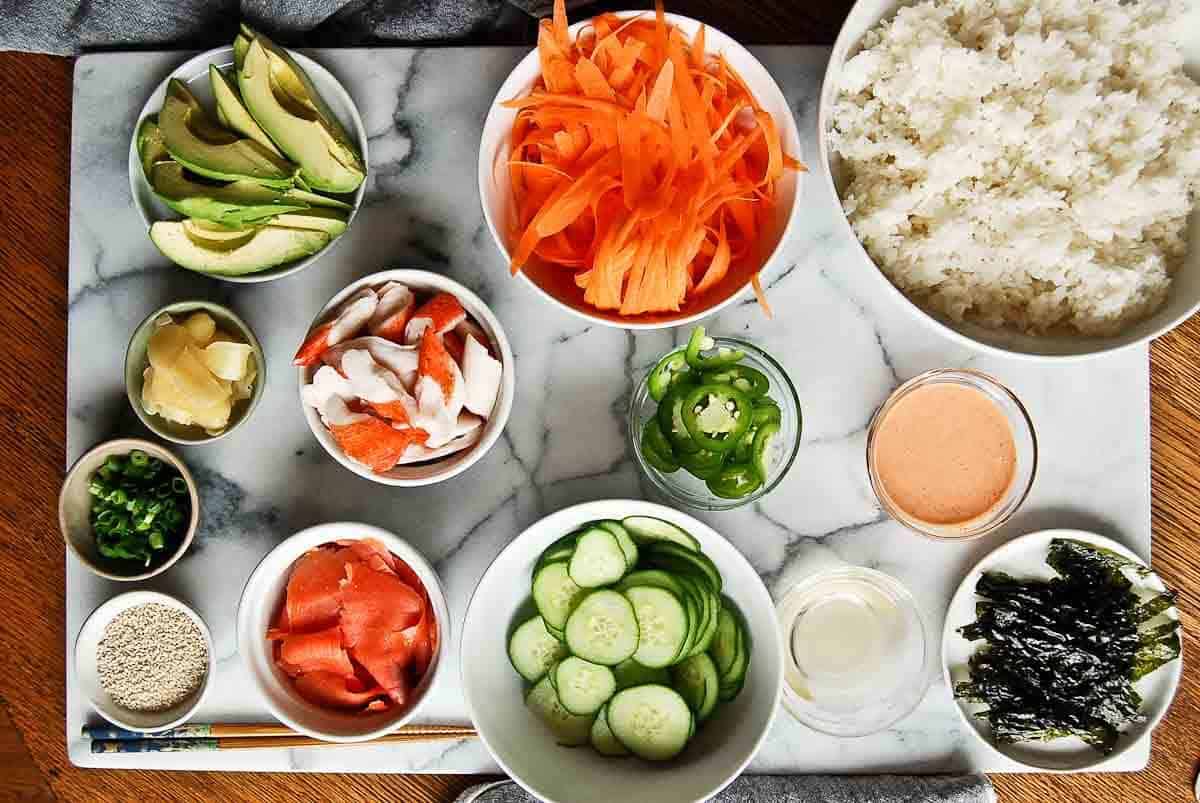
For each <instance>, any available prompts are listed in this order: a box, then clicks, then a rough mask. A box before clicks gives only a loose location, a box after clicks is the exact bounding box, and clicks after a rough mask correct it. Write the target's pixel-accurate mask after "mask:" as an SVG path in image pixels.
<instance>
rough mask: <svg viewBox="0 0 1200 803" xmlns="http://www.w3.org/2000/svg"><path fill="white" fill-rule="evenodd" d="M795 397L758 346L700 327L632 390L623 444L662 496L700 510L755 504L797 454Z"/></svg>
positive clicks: (798, 424) (783, 374) (777, 366)
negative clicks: (628, 446) (627, 442)
mask: <svg viewBox="0 0 1200 803" xmlns="http://www.w3.org/2000/svg"><path fill="white" fill-rule="evenodd" d="M800 433H801V412H800V399H799V397H798V396H797V394H796V389H795V387H794V386H793V385H792V382H791V380H790V379H788V375H787V372H786V371H784V369H783V366H782V365H780V364H779V363H778V362H777V361H776V360H775V359H774V358H773V357H771V355H769V354H767V352H765V351H763V350H762V349H761V348H759V347H758V346H756V345H755V344H753V343H751V342H749V341H747V340H742V339H740V338H733V337H709V336H708V335H707V334H706V333H705V331H704V327H702V326H698V327H696V328H695V329H694V330H693V331H692V334H691V337H690V338H689V340H688V343H687V344H686V345H684V346H680V347H678V348H675V349H672V350H671V351H669V352H667V353H666V354H664V355H663V356H662V357H661V358H660V359H659V360H658V362H657V363H656V364H655V365H654V366H653V367H652V368H651V369H650V371H649V372H648V373H647V374H646V377H645V378H644V379H643V380H642V381H641V383H640V384H639V385H638V387H637V388H636V389H635V390H634V393H633V397H632V399H631V400H630V405H629V437H630V441H631V444H632V448H633V454H634V456H635V457H636V459H637V463H638V466H639V467H640V468H641V470H642V473H643V474H645V476H646V478H647V479H649V480H650V482H651V484H652V485H653V486H654V487H655V488H657V489H658V491H660V492H661V493H662V494H664V495H665V496H667V497H668V498H670V499H671V500H674V501H676V502H680V503H682V504H684V505H687V506H688V507H692V508H698V509H700V510H730V509H732V508H735V507H739V506H741V505H744V504H747V503H748V502H753V501H754V500H756V499H759V498H761V497H762V496H763V495H764V494H766V493H768V492H770V491H771V489H772V488H774V487H775V486H776V485H778V484H779V482H780V481H781V480H782V479H783V477H784V475H785V474H787V471H788V469H789V468H791V466H792V462H793V461H794V460H795V459H796V453H797V451H798V450H799V447H800Z"/></svg>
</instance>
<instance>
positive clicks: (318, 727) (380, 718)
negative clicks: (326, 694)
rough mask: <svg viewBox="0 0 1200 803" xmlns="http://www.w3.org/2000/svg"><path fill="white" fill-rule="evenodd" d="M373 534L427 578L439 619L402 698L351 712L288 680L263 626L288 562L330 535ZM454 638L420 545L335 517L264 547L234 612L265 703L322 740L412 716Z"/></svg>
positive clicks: (283, 585)
mask: <svg viewBox="0 0 1200 803" xmlns="http://www.w3.org/2000/svg"><path fill="white" fill-rule="evenodd" d="M362 538H374V539H376V540H378V541H380V542H381V543H383V544H384V545H385V546H386V547H387V548H388V549H389V550H391V552H392V553H393V554H394V555H395V556H396V557H398V558H400V559H401V560H402V561H404V562H405V563H407V564H408V565H409V567H410V568H411V569H412V570H413V571H414V572H416V574H417V577H419V578H420V579H421V582H422V583H423V584H424V585H425V591H426V592H427V593H428V595H429V601H430V603H431V604H432V605H433V613H434V617H435V620H436V622H437V627H438V639H437V649H436V650H435V651H434V654H433V660H431V661H430V662H429V671H428V672H426V673H425V677H424V679H422V681H421V683H420V685H418V686H417V688H416V689H414V690H413V694H412V699H411V701H409V702H408V703H407V704H405V705H403V706H400V707H394V708H392V709H391V710H388V711H381V712H378V713H373V714H362V715H359V714H349V713H342V712H339V711H333V710H330V709H327V708H321V707H319V706H316V705H313V704H312V703H310V702H308V701H307V700H305V699H304V698H303V697H301V696H300V695H299V694H297V693H296V691H295V690H294V689H293V688H292V684H291V681H290V679H289V678H288V676H287V675H285V674H284V673H283V670H281V669H280V668H279V667H278V666H276V665H275V657H274V650H273V647H272V645H271V642H269V641H267V637H266V633H267V628H268V627H270V626H271V621H272V617H273V616H274V615H275V612H276V610H277V609H278V607H279V605H280V604H281V603H282V601H283V598H284V594H285V592H286V590H287V581H288V578H290V577H291V574H292V565H293V564H294V563H295V562H296V561H297V560H299V559H300V557H301V556H303V555H304V553H306V552H308V550H310V549H312V548H313V547H318V546H321V545H322V544H328V543H330V542H332V541H342V540H357V539H362ZM450 638H451V630H450V611H449V609H448V608H447V607H446V595H445V592H444V591H443V590H442V584H441V582H440V581H439V580H438V576H437V574H436V573H435V572H434V570H433V567H432V566H430V565H429V562H428V561H426V560H425V558H424V557H422V556H421V553H420V552H418V551H417V550H416V549H414V548H413V547H412V546H410V545H409V544H408V542H407V541H405V540H403V539H402V538H400V537H399V536H396V535H393V534H392V533H390V532H388V531H387V530H382V529H380V528H378V527H372V526H371V525H369V524H357V523H354V522H335V523H330V524H318V525H317V526H315V527H309V528H308V529H307V530H301V531H300V532H298V533H296V534H295V535H293V536H291V537H290V538H288V539H287V540H285V541H284V542H283V543H281V544H280V545H279V546H277V547H275V548H274V549H272V550H271V551H270V552H268V553H267V556H266V557H265V558H263V559H262V561H261V562H260V563H259V564H258V566H257V567H256V568H255V569H254V572H253V573H252V574H251V575H250V579H249V580H247V581H246V588H245V589H244V590H243V591H242V599H241V602H239V603H238V612H237V640H238V652H239V653H241V656H242V661H243V663H244V664H245V666H246V669H247V670H248V671H249V673H250V677H251V679H252V680H253V682H254V686H255V687H256V688H257V689H258V693H259V695H260V696H261V697H262V700H263V702H264V703H266V705H267V708H268V709H270V711H271V713H272V714H274V715H275V717H276V718H277V719H278V720H279V721H280V722H282V723H284V724H285V725H287V726H288V727H290V728H292V729H293V730H296V731H299V732H300V733H303V734H306V735H308V736H311V737H313V738H314V739H323V740H324V741H327V742H361V741H366V740H368V739H375V738H378V737H380V736H383V735H384V734H386V733H389V732H391V731H393V730H395V729H396V728H398V727H400V726H401V725H403V724H404V723H406V722H408V721H409V720H410V719H412V718H413V717H414V716H415V715H416V713H417V711H418V710H419V709H420V707H421V703H422V701H423V700H424V699H425V697H426V696H428V693H429V690H430V689H431V688H433V685H434V683H436V682H437V678H438V673H439V672H441V671H442V664H443V662H444V661H445V657H446V649H447V648H446V645H447V644H448V643H449V641H450Z"/></svg>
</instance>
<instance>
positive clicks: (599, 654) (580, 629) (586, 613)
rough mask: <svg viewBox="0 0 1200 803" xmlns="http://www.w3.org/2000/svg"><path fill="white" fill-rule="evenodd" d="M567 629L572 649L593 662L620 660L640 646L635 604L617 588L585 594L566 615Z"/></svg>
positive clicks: (627, 656) (569, 645) (608, 662)
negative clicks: (618, 591)
mask: <svg viewBox="0 0 1200 803" xmlns="http://www.w3.org/2000/svg"><path fill="white" fill-rule="evenodd" d="M555 565H558V564H555ZM664 593H665V592H664ZM565 630H566V636H567V646H568V647H569V648H570V649H571V652H572V653H574V654H575V655H578V656H579V657H580V658H582V659H584V660H585V661H591V662H592V663H594V664H603V665H604V666H613V665H615V664H619V663H621V662H622V661H624V660H626V659H627V658H632V657H633V655H634V653H636V652H637V649H638V641H639V638H640V635H639V628H638V620H637V617H636V616H635V615H634V609H633V605H632V604H631V603H630V601H629V600H628V599H626V598H625V597H624V595H622V594H619V593H617V592H616V591H608V590H602V591H593V592H591V593H590V594H588V595H587V596H586V597H584V598H583V599H582V600H581V601H580V602H579V604H578V605H577V606H576V607H575V610H574V611H572V612H571V615H570V616H569V617H567V625H566V628H565Z"/></svg>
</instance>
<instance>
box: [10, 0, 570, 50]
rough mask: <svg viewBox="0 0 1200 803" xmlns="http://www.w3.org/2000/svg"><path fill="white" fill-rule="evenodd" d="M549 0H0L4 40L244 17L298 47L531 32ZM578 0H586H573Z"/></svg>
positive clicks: (153, 40)
mask: <svg viewBox="0 0 1200 803" xmlns="http://www.w3.org/2000/svg"><path fill="white" fill-rule="evenodd" d="M550 5H551V0H0V50H30V51H35V52H40V53H59V54H73V53H79V52H82V51H86V50H130V49H139V48H141V49H147V48H150V49H159V50H163V49H174V48H201V47H216V46H217V45H220V44H226V43H228V42H230V41H232V40H233V37H234V36H235V35H236V34H237V27H238V23H239V22H245V23H247V24H249V25H250V26H252V27H254V28H257V29H260V30H262V31H263V33H266V34H267V35H269V36H272V37H275V38H277V39H278V40H279V41H280V42H281V43H283V44H286V45H292V46H296V47H354V46H362V45H372V44H382V45H401V44H413V43H426V44H428V43H434V42H447V43H448V42H487V43H489V44H517V43H524V42H530V41H532V36H533V31H534V25H535V20H536V18H537V17H540V16H544V15H545V14H546V13H548V10H549V8H550ZM568 5H570V6H572V7H577V6H580V5H586V3H581V2H573V3H568Z"/></svg>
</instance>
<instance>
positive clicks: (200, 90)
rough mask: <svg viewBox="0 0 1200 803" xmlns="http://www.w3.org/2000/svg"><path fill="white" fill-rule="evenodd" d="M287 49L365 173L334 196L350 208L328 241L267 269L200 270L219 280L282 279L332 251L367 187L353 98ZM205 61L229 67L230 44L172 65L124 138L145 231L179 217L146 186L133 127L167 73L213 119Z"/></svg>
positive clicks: (158, 102) (362, 135)
mask: <svg viewBox="0 0 1200 803" xmlns="http://www.w3.org/2000/svg"><path fill="white" fill-rule="evenodd" d="M287 52H288V55H290V56H291V57H292V58H293V59H295V60H296V63H297V64H299V65H300V67H301V68H302V69H303V70H304V72H305V73H306V74H307V75H308V77H309V78H310V79H311V80H312V83H313V86H315V87H316V89H317V91H318V92H319V93H320V94H321V98H322V99H323V100H324V101H325V103H326V104H328V105H329V108H330V109H331V110H332V111H333V113H334V114H335V115H336V116H337V118H338V122H340V123H341V124H342V126H343V127H344V128H345V129H346V131H347V133H348V134H349V135H350V136H352V137H354V140H355V142H356V143H357V145H358V152H359V155H360V156H362V160H363V167H365V168H366V169H367V173H368V177H367V178H364V179H363V182H362V184H359V185H358V189H357V190H355V191H354V194H353V196H345V195H337V196H334V197H336V198H340V199H341V200H343V201H345V202H346V203H348V204H350V205H351V206H352V207H353V209H351V210H350V215H349V218H348V219H347V221H346V231H344V232H342V234H341V236H339V237H335V238H334V239H332V240H330V242H329V244H328V245H326V246H325V247H324V248H322V249H321V250H320V251H318V252H316V253H315V254H311V255H309V256H307V257H304V258H303V259H298V260H296V261H294V262H288V263H286V264H283V265H279V266H278V267H274V268H268V269H267V270H263V271H258V272H256V273H247V274H244V275H241V276H227V275H220V274H204V275H206V276H212V278H214V279H220V280H221V281H225V282H235V283H242V284H254V283H256V282H269V281H272V280H273V279H282V278H283V277H284V276H291V275H292V274H293V273H298V272H300V271H302V270H304V269H305V268H307V267H308V266H309V265H311V264H312V263H314V262H316V261H317V260H318V259H320V258H321V257H323V256H325V255H326V254H328V253H329V252H330V251H331V250H333V247H334V246H335V245H336V244H337V243H338V241H340V240H341V239H342V238H344V237H345V236H346V235H347V234H348V233H349V231H350V227H351V226H352V225H354V218H355V217H356V216H357V215H358V210H359V209H360V208H361V207H362V200H363V195H364V193H366V191H367V181H369V180H370V179H369V173H370V167H369V162H368V160H367V129H366V128H365V127H363V121H362V116H361V115H360V114H359V113H358V107H357V106H355V105H354V100H353V98H351V97H350V93H349V92H347V91H346V88H345V87H344V86H342V83H341V82H340V81H339V80H338V79H337V78H335V77H334V76H333V73H331V72H329V70H327V69H325V68H324V67H322V66H321V65H320V64H318V63H317V62H315V61H313V60H312V59H310V58H309V57H308V56H306V55H304V54H303V53H297V52H296V51H295V50H292V49H290V48H289V49H288V51H287ZM210 64H215V65H216V66H217V67H218V68H220V69H222V70H224V69H227V68H229V67H232V66H233V48H232V47H230V46H226V47H217V48H213V49H212V50H208V51H205V52H204V53H201V54H199V55H198V56H194V57H192V58H190V59H188V60H187V61H185V62H184V63H183V64H180V65H179V66H178V67H176V68H175V69H174V70H173V71H172V72H171V74H170V75H168V76H167V77H166V78H164V79H163V81H162V83H161V84H159V85H158V86H157V87H155V88H154V91H153V92H151V93H150V97H149V98H147V99H146V105H144V106H143V107H142V110H141V112H139V113H138V118H137V123H136V124H135V125H134V126H133V137H132V138H131V139H130V141H129V192H130V194H131V195H132V196H133V204H134V206H136V207H137V210H138V214H140V215H141V216H142V221H143V222H144V223H145V224H146V228H147V230H149V227H150V225H151V224H153V223H154V222H155V221H156V220H179V219H180V217H181V216H180V214H179V213H178V212H176V211H175V210H173V209H171V207H169V206H167V205H166V204H165V203H163V202H162V200H161V199H160V198H159V197H158V196H157V195H155V194H154V189H153V188H152V187H151V186H150V182H149V181H147V180H146V174H145V173H144V172H143V171H142V160H141V158H139V156H138V142H137V134H138V130H139V129H141V127H142V121H143V120H145V119H146V118H147V117H151V116H153V115H156V114H158V113H159V111H160V110H161V109H162V105H163V100H164V99H165V98H166V95H167V84H168V82H170V80H171V79H172V78H178V79H179V80H180V81H182V82H183V83H185V84H187V88H188V89H189V90H190V91H191V93H192V94H193V95H195V96H196V99H197V100H198V101H200V105H202V106H203V107H204V108H205V109H207V110H208V112H209V114H210V115H211V116H213V117H214V119H215V112H214V109H215V108H216V100H215V99H214V97H213V92H212V87H211V86H210V84H209V80H208V65H210ZM164 259H165V257H164Z"/></svg>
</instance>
